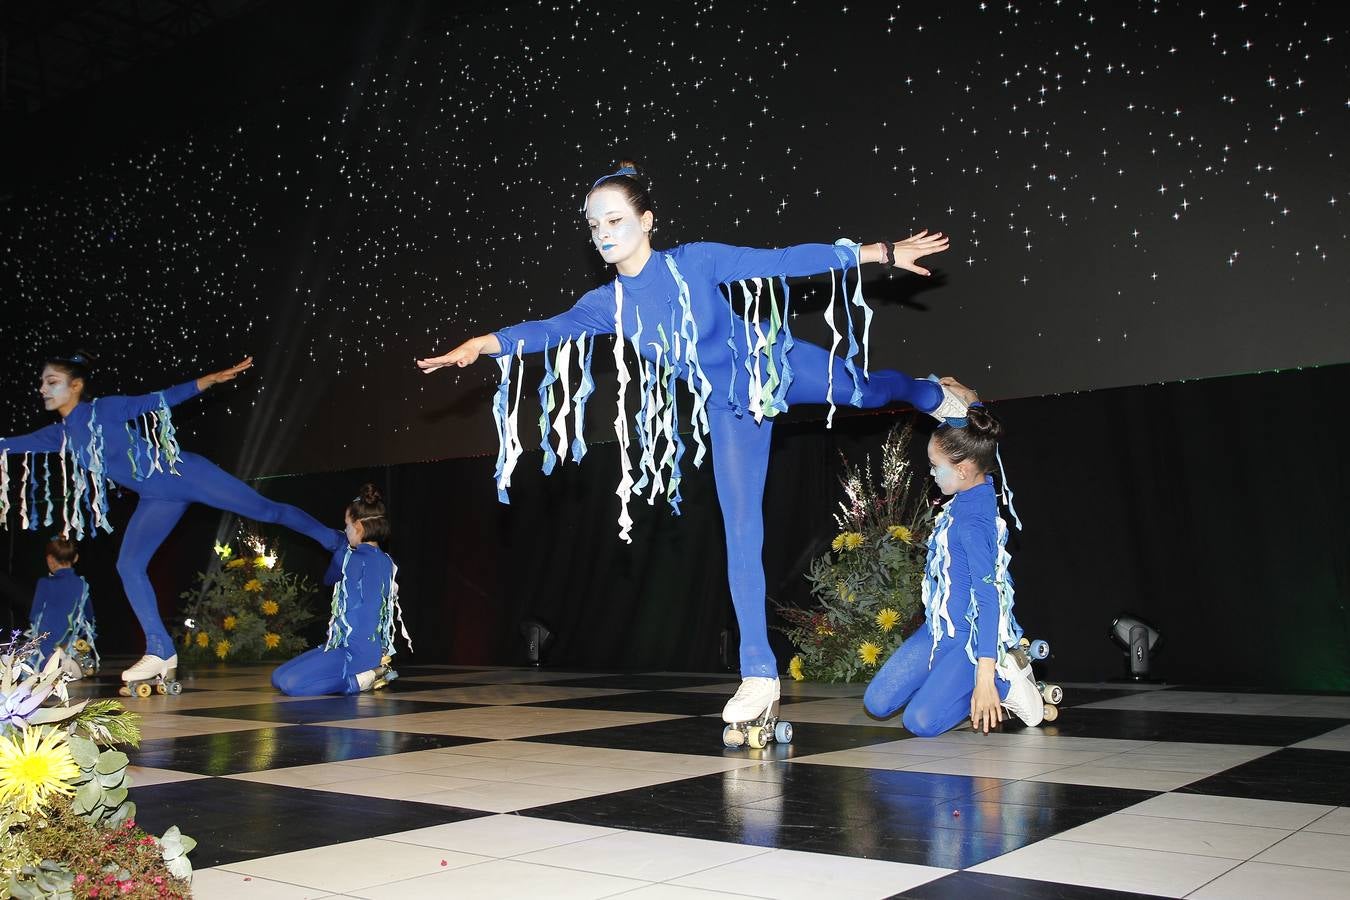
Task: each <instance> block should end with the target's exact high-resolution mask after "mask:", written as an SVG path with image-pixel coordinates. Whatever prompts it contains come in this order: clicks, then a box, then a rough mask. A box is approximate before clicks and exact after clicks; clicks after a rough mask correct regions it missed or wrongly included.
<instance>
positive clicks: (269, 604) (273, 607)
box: [262, 599, 281, 616]
mask: <svg viewBox="0 0 1350 900" xmlns="http://www.w3.org/2000/svg"><path fill="white" fill-rule="evenodd" d="M280 608H281V607H279V606H277V601H275V600H271V599H268V600H264V601H263V602H262V612H263V615H264V616H275V615H276V614H277V610H278V609H280Z"/></svg>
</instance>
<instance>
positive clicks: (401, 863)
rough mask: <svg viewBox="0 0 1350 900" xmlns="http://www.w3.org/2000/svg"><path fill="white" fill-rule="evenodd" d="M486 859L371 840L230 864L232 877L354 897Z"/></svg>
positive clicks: (438, 849)
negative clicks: (397, 881)
mask: <svg viewBox="0 0 1350 900" xmlns="http://www.w3.org/2000/svg"><path fill="white" fill-rule="evenodd" d="M486 860H487V857H484V856H476V855H473V854H469V853H456V852H455V851H453V850H442V849H440V848H438V847H422V846H418V845H415V844H401V843H398V842H395V841H385V840H380V839H378V838H371V839H368V840H363V841H348V842H346V843H342V844H330V845H329V846H327V847H315V848H314V849H312V850H299V851H296V852H294V853H282V854H279V855H277V856H265V857H262V858H261V859H250V860H246V861H242V862H237V863H230V864H229V865H226V866H221V867H220V868H222V869H226V870H227V871H230V872H237V873H241V874H244V875H251V876H253V877H255V878H269V879H272V880H274V881H284V882H286V883H288V884H298V885H303V886H305V887H311V888H323V889H325V890H327V891H329V892H331V893H350V892H352V891H359V890H361V889H363V888H367V887H371V886H373V885H378V884H384V883H386V882H389V881H393V880H395V879H402V878H411V877H413V876H415V875H424V874H428V873H431V872H440V871H441V870H442V869H446V868H459V867H460V866H471V865H473V864H475V863H480V862H484V861H486Z"/></svg>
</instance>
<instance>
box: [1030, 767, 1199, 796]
mask: <svg viewBox="0 0 1350 900" xmlns="http://www.w3.org/2000/svg"><path fill="white" fill-rule="evenodd" d="M1203 777H1204V776H1203V775H1197V774H1195V773H1193V772H1155V771H1152V770H1150V769H1113V768H1109V767H1107V766H1103V765H1101V764H1099V763H1087V764H1084V765H1081V766H1065V767H1064V768H1062V769H1055V770H1053V771H1050V772H1046V773H1044V774H1042V775H1033V776H1031V777H1030V778H1028V779H1027V780H1028V781H1048V782H1052V783H1055V784H1091V785H1096V786H1097V787H1117V788H1134V789H1136V790H1141V791H1174V790H1176V789H1177V788H1179V787H1184V786H1186V785H1188V784H1190V783H1191V782H1192V781H1196V780H1198V779H1200V778H1203Z"/></svg>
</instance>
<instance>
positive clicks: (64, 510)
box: [59, 429, 70, 538]
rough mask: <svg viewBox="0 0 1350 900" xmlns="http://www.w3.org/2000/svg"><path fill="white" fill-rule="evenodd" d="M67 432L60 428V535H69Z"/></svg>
mask: <svg viewBox="0 0 1350 900" xmlns="http://www.w3.org/2000/svg"><path fill="white" fill-rule="evenodd" d="M68 437H69V434H68V433H67V432H66V431H65V430H64V429H62V431H61V450H60V453H59V456H60V460H61V537H63V538H69V537H70V509H69V508H68V504H67V499H68V498H69V497H70V475H69V474H68V473H67V471H66V444H67V438H68Z"/></svg>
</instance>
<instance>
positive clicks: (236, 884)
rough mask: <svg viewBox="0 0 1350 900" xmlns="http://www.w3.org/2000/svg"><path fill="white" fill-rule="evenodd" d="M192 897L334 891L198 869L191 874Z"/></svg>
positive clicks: (270, 898) (244, 899) (308, 897)
mask: <svg viewBox="0 0 1350 900" xmlns="http://www.w3.org/2000/svg"><path fill="white" fill-rule="evenodd" d="M192 896H193V898H195V900H319V898H321V897H330V896H332V892H331V891H326V890H324V889H323V888H312V887H301V886H300V885H295V884H285V883H283V882H280V881H272V880H270V879H267V878H257V877H253V876H249V875H241V874H239V873H238V872H228V871H226V870H224V869H198V870H196V871H195V872H193V873H192Z"/></svg>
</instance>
